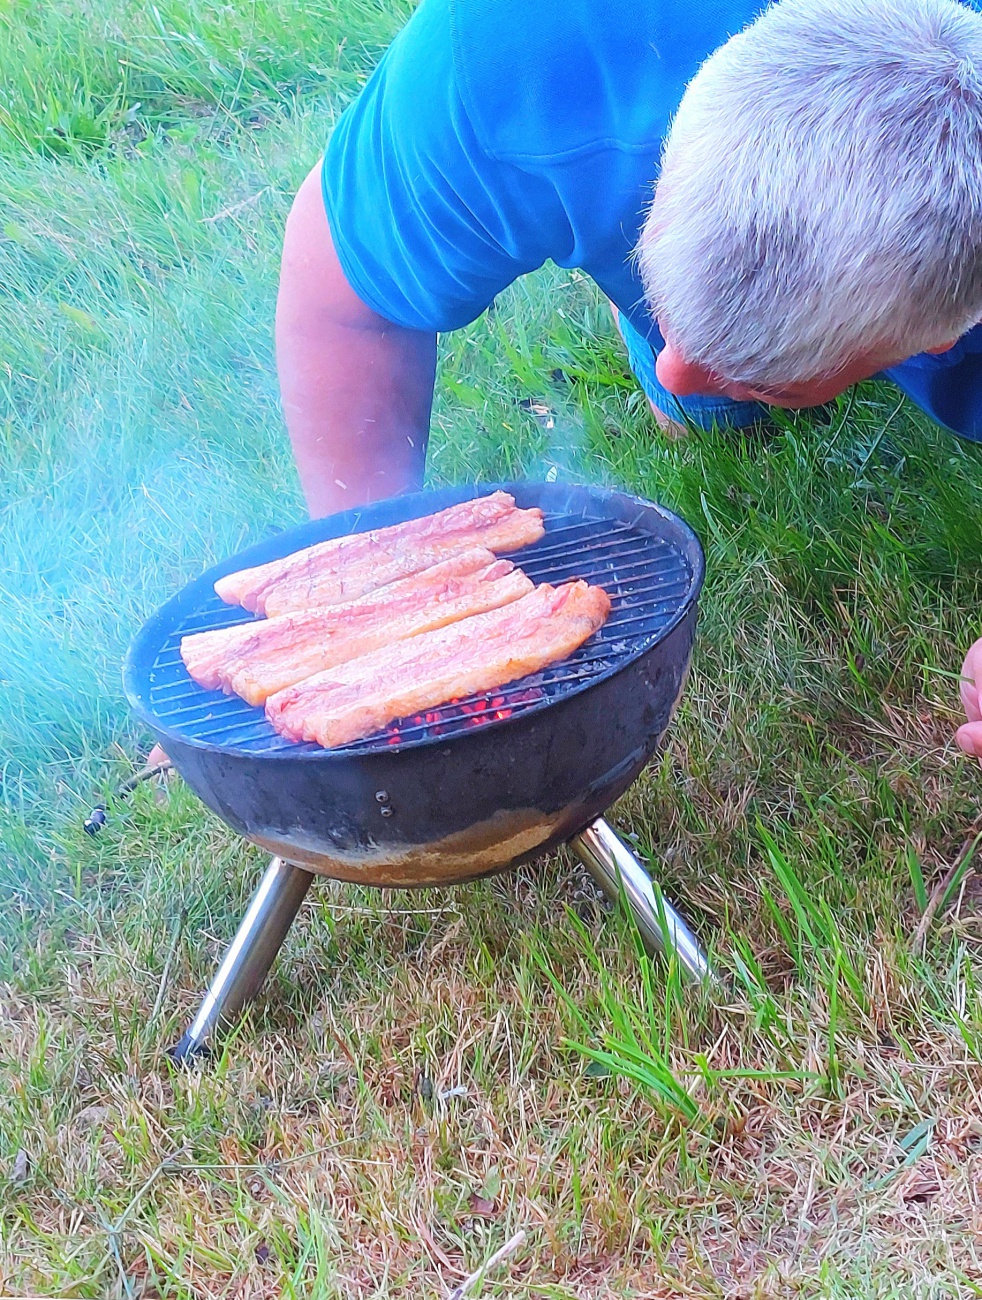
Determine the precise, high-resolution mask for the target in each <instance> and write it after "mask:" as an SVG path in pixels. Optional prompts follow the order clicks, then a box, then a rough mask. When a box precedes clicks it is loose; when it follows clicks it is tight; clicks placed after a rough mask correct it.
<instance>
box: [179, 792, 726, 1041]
mask: <svg viewBox="0 0 982 1300" xmlns="http://www.w3.org/2000/svg"><path fill="white" fill-rule="evenodd" d="M380 793H382V792H381V791H380ZM569 847H570V848H571V849H572V851H573V852H574V853H575V854H576V856H577V857H578V858H579V859H580V861H581V862H582V863H583V864H584V866H585V867H586V868H587V870H588V871H589V872H590V874H591V875H592V876H593V878H594V880H595V881H596V882H597V884H598V885H599V886H600V888H601V889H602V890H603V891H604V893H605V894H606V895H607V896H608V897H609V898H611V899H613V900H614V901H615V902H616V901H618V900H620V899H621V898H622V897H624V898H626V900H627V902H628V904H629V906H630V908H631V911H632V913H633V915H634V918H635V921H636V922H637V926H638V930H639V931H640V933H641V937H642V939H643V941H644V944H645V947H646V948H647V949H648V951H649V952H652V953H661V954H663V955H664V956H666V957H668V958H669V959H671V958H673V957H674V958H675V959H676V960H677V961H678V964H679V967H680V969H681V970H682V971H683V972H684V974H685V975H686V976H687V977H688V978H689V979H690V980H692V981H693V982H699V981H701V980H707V979H708V980H713V981H715V978H716V977H715V976H714V974H713V972H712V969H711V967H710V965H709V960H708V958H707V957H706V955H705V953H704V952H703V951H702V949H701V948H700V946H699V942H698V940H697V939H696V937H695V935H694V934H693V933H692V931H691V930H690V929H689V927H688V926H687V925H686V923H685V921H683V919H682V917H681V916H680V915H679V914H678V912H676V910H675V908H674V907H673V906H672V905H671V903H669V901H668V900H667V899H666V898H665V896H664V895H663V894H661V892H660V891H659V890H657V889H656V887H655V886H654V885H653V884H652V882H651V878H650V877H649V876H648V873H647V872H646V871H645V870H644V868H643V867H642V866H641V864H640V863H639V862H638V860H637V858H636V857H635V856H634V854H633V853H632V852H631V850H630V849H629V848H628V847H627V845H626V844H625V843H624V841H623V840H622V839H621V838H620V837H619V836H618V835H617V833H616V832H615V831H614V829H613V828H612V827H611V826H610V825H609V824H608V823H607V822H606V821H605V820H604V819H603V818H602V817H599V818H598V819H597V820H596V821H595V822H593V823H592V825H590V826H588V827H587V828H586V830H585V831H582V832H581V833H580V834H579V835H575V836H574V837H573V838H572V839H571V840H570V841H569ZM314 875H315V873H314V872H311V871H305V870H304V869H303V867H297V866H294V865H293V864H292V863H289V862H284V861H283V859H282V858H273V860H272V861H271V862H270V864H269V866H268V867H267V868H266V872H265V874H264V876H263V878H262V880H261V881H260V883H259V888H258V889H257V890H256V892H255V894H254V895H253V898H252V902H251V903H250V904H249V910H248V911H247V912H246V914H245V916H244V917H243V919H242V923H241V925H240V926H239V929H238V933H237V934H236V936H235V938H234V939H233V940H232V942H231V944H230V945H229V947H228V951H227V952H226V953H225V957H224V958H223V960H222V964H221V965H220V966H219V968H218V971H217V972H216V974H215V978H214V979H213V980H212V983H211V987H210V988H209V990H208V992H207V993H206V994H205V996H204V999H203V1001H202V1003H201V1007H200V1008H199V1010H198V1014H197V1015H196V1016H195V1018H194V1020H193V1021H192V1023H191V1025H190V1027H189V1029H188V1030H187V1032H186V1033H185V1034H184V1036H183V1038H182V1039H181V1041H180V1042H179V1043H178V1044H177V1045H176V1046H175V1047H173V1048H172V1049H171V1053H170V1055H171V1056H172V1058H173V1059H174V1060H175V1061H177V1062H178V1063H179V1064H183V1065H192V1064H194V1063H195V1062H198V1061H201V1060H203V1059H205V1058H207V1056H208V1055H209V1048H210V1043H211V1040H212V1038H213V1037H214V1035H215V1032H216V1031H217V1030H218V1029H219V1028H220V1027H221V1026H222V1025H227V1024H228V1023H229V1022H230V1021H232V1020H234V1019H235V1017H236V1016H237V1015H238V1014H239V1012H240V1011H241V1010H242V1009H243V1007H244V1006H245V1005H246V1003H248V1002H249V1001H251V1000H252V998H254V997H255V996H256V994H257V993H258V992H259V990H260V988H261V987H262V984H263V981H264V980H265V978H266V976H267V974H268V973H269V969H270V967H271V966H272V964H273V962H274V960H275V959H276V954H277V953H278V952H279V950H280V947H281V945H282V943H283V940H284V939H285V938H286V936H287V932H288V931H289V929H290V926H291V924H292V923H293V919H294V917H295V916H296V914H297V912H298V911H299V910H300V905H301V903H302V902H303V900H304V898H305V897H306V894H307V890H308V889H309V888H310V886H311V884H312V883H313V880H314Z"/></svg>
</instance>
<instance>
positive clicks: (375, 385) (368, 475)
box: [276, 164, 436, 518]
mask: <svg viewBox="0 0 982 1300" xmlns="http://www.w3.org/2000/svg"><path fill="white" fill-rule="evenodd" d="M320 172H321V169H320V165H319V164H318V166H317V167H315V168H314V170H313V171H312V172H311V173H310V175H309V176H308V177H307V179H306V180H305V181H304V183H303V185H301V187H300V190H299V192H298V193H297V197H296V199H295V200H294V204H293V209H292V211H291V212H290V216H289V218H288V220H287V225H286V236H285V238H284V241H283V264H282V268H281V272H280V292H279V298H278V300H277V304H276V363H277V369H278V371H279V377H280V393H281V396H282V400H283V414H284V417H285V419H286V424H287V428H288V429H289V431H290V441H291V442H292V443H293V454H294V456H295V457H296V461H297V469H298V471H299V473H300V481H301V483H302V484H303V490H304V493H305V494H306V497H307V505H308V507H309V509H310V513H311V515H312V516H313V517H314V518H318V517H319V516H321V515H325V514H330V513H332V512H333V511H336V510H345V509H347V508H349V507H351V506H359V505H364V503H365V502H367V501H377V500H379V499H380V498H382V497H390V496H394V495H395V494H396V493H398V492H405V491H408V490H411V489H413V488H417V487H419V486H421V483H422V478H423V464H424V461H425V457H426V439H427V434H428V431H429V420H430V403H431V401H432V399H433V377H434V372H435V369H436V335H435V334H426V333H423V332H421V331H419V330H408V329H403V328H402V327H400V326H398V325H393V324H392V322H391V321H387V320H385V319H384V318H383V317H381V316H379V315H378V314H377V313H376V312H374V311H372V309H371V308H370V307H368V306H366V305H365V303H363V302H362V301H361V299H360V298H359V297H358V295H357V294H356V293H355V292H354V290H353V289H352V288H351V286H350V285H349V284H348V282H347V280H346V279H345V276H344V272H343V271H342V269H341V264H340V262H339V261H338V257H337V254H336V252H335V251H334V242H333V240H332V239H331V232H330V229H329V227H328V222H327V215H326V213H325V211H324V200H323V197H322V195H321V184H320Z"/></svg>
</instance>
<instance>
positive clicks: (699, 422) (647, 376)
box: [618, 312, 768, 429]
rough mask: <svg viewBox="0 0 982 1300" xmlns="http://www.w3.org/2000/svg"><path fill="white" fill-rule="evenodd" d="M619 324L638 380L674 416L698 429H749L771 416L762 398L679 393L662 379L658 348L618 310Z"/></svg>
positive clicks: (670, 415)
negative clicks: (742, 399) (733, 398)
mask: <svg viewBox="0 0 982 1300" xmlns="http://www.w3.org/2000/svg"><path fill="white" fill-rule="evenodd" d="M618 324H619V326H620V331H621V335H622V336H623V339H624V342H625V344H626V345H627V356H628V360H629V361H630V363H631V369H632V370H633V371H634V374H635V376H636V377H637V380H638V383H639V384H640V385H641V387H642V388H643V389H644V392H645V395H646V397H647V398H648V400H649V401H650V402H651V403H652V405H654V406H657V407H658V409H659V411H661V412H662V414H663V415H667V416H668V418H669V419H670V420H676V421H678V423H679V424H694V425H695V426H696V428H698V429H712V428H713V426H714V425H715V426H716V427H717V428H720V429H745V428H746V427H747V426H748V425H751V424H757V423H759V422H760V421H761V420H766V419H767V416H768V408H767V407H766V406H763V405H761V403H760V402H731V401H730V399H729V398H728V397H675V396H674V394H672V393H670V392H669V391H668V389H667V388H663V387H662V386H661V384H660V383H659V382H658V376H657V375H656V374H655V358H656V356H657V355H658V354H657V353H656V352H655V349H654V348H653V347H652V346H651V344H650V343H649V342H648V341H647V339H644V338H642V337H641V335H640V334H639V333H638V331H637V330H636V329H635V328H634V326H633V325H632V324H631V322H630V321H629V320H628V319H627V317H626V316H625V315H624V313H623V312H618Z"/></svg>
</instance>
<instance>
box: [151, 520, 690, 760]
mask: <svg viewBox="0 0 982 1300" xmlns="http://www.w3.org/2000/svg"><path fill="white" fill-rule="evenodd" d="M513 558H514V559H515V562H516V563H517V564H519V565H520V566H521V568H522V569H523V570H524V571H525V573H527V574H528V576H529V577H530V578H531V579H532V581H533V582H535V583H540V582H551V583H554V584H557V585H558V584H559V583H562V582H569V581H571V580H572V579H574V578H585V579H586V580H587V581H588V582H592V583H597V584H599V585H600V586H602V587H603V588H604V589H605V590H606V592H607V594H608V595H609V596H610V598H611V602H612V610H611V614H610V617H609V618H608V620H607V622H606V623H605V624H604V626H603V627H602V628H601V630H600V631H599V632H598V633H597V634H596V635H595V636H593V637H591V638H590V640H589V641H587V642H586V644H585V645H583V646H581V647H580V649H579V650H577V651H576V652H575V654H573V655H571V656H570V657H569V658H568V659H565V660H563V662H562V663H559V664H556V665H555V667H553V668H547V669H546V670H545V671H543V672H540V673H535V674H534V675H532V676H529V677H523V678H521V679H519V680H518V681H515V682H512V683H511V684H510V685H508V686H504V687H501V688H500V689H499V690H496V691H494V692H492V693H491V694H490V695H487V696H473V697H471V698H470V699H467V700H458V701H455V702H454V703H453V704H446V705H444V706H443V707H442V708H440V709H434V710H432V711H430V712H428V713H426V714H425V715H424V716H417V717H416V718H410V719H405V720H403V721H402V722H400V723H397V724H395V725H394V726H393V727H390V728H388V729H387V730H386V731H384V732H379V733H377V734H376V735H374V736H370V737H368V738H366V739H365V740H358V741H355V742H353V743H352V744H350V745H345V746H343V747H341V748H338V749H336V750H332V751H331V752H332V753H344V754H361V753H370V752H377V751H379V750H385V749H390V748H401V747H403V746H405V745H409V744H413V743H418V742H419V741H421V740H426V739H429V738H431V737H433V736H440V737H444V736H452V735H456V734H459V733H461V732H463V731H466V730H468V729H470V728H472V727H474V726H475V724H477V723H484V724H486V725H487V724H488V723H491V724H493V723H494V722H495V721H498V720H501V719H503V718H506V717H514V716H516V715H517V714H520V713H524V712H527V711H528V710H529V709H533V708H536V707H542V705H543V703H544V702H550V701H554V700H556V699H557V698H559V697H561V696H563V695H566V694H569V693H571V692H573V691H576V690H578V689H581V688H582V687H583V686H585V685H588V684H589V683H590V682H591V681H593V680H595V679H597V678H599V677H601V676H603V675H605V674H606V673H608V672H609V671H614V670H616V669H617V668H618V667H620V666H622V665H623V664H624V663H626V661H627V660H628V659H630V658H633V657H634V655H635V654H637V653H639V652H640V651H642V650H643V649H644V648H646V647H647V646H648V645H650V644H651V643H652V642H654V641H655V640H657V638H658V637H659V636H660V635H661V634H662V633H663V632H664V630H665V628H666V627H667V626H668V625H669V624H670V623H671V622H672V621H673V619H674V618H675V616H676V614H677V613H678V611H679V608H680V606H681V605H683V604H684V603H685V601H686V598H687V597H688V595H689V593H690V591H691V589H692V583H693V573H692V570H691V568H690V566H689V563H688V561H687V560H686V558H685V557H684V556H683V555H682V553H681V552H680V551H679V550H678V549H677V548H676V547H674V546H672V545H670V544H669V543H668V542H666V541H665V540H663V539H662V538H659V537H657V536H655V535H653V534H651V533H649V532H645V531H643V530H642V529H641V528H633V527H631V526H630V525H628V524H624V523H620V522H617V521H615V520H609V519H605V520H597V519H589V518H586V517H584V516H581V515H569V514H556V513H550V512H548V511H547V512H546V534H545V536H544V537H543V538H542V539H541V541H539V542H537V543H536V544H535V545H534V546H529V547H526V548H525V549H524V550H522V551H519V552H517V553H515V555H514V557H513ZM252 621H254V620H253V616H252V615H250V614H247V613H246V612H245V611H244V610H242V609H239V608H237V607H235V606H230V605H226V604H224V603H223V602H222V601H221V600H219V598H218V597H217V596H216V595H214V594H211V595H210V596H209V597H208V598H206V599H205V600H204V601H202V603H201V604H200V605H199V606H198V608H197V609H196V610H195V611H194V613H193V614H191V615H189V616H188V617H187V618H186V619H185V620H184V622H183V623H182V624H181V625H180V626H179V627H178V628H176V629H175V631H174V632H172V633H171V635H170V636H169V637H168V638H167V640H166V641H165V642H164V643H163V645H162V646H161V649H160V651H159V653H158V654H157V657H156V659H155V661H154V664H153V666H152V668H151V670H150V704H151V708H152V710H153V713H154V715H155V716H156V718H157V719H158V720H159V721H160V722H161V723H162V724H163V725H164V726H165V727H167V728H169V729H170V730H171V731H173V732H175V733H176V734H177V735H179V736H181V737H183V738H186V739H188V740H197V741H205V742H207V743H208V744H212V745H220V746H222V747H223V748H233V749H235V750H236V751H238V752H240V753H243V754H255V755H272V754H275V753H277V752H281V751H289V752H290V753H291V754H298V753H303V752H314V753H316V752H323V751H321V750H320V747H319V746H317V745H309V744H303V745H297V744H294V743H293V742H291V741H288V740H285V739H284V738H283V737H282V736H280V735H278V734H277V733H276V732H275V731H274V730H273V728H272V727H271V726H270V724H269V723H268V722H267V721H266V717H265V715H264V713H263V710H262V709H261V708H255V707H253V706H252V705H249V704H246V702H245V701H244V700H240V699H239V698H238V697H237V696H229V695H223V694H222V692H221V691H206V690H204V689H203V688H202V687H200V686H198V685H197V683H196V682H194V681H193V680H192V679H191V678H190V677H189V676H188V673H187V670H186V669H185V667H184V663H183V661H182V660H181V656H180V649H179V647H180V642H181V637H182V636H185V635H187V634H189V633H191V632H204V631H207V630H209V629H211V628H218V627H231V626H232V625H233V624H237V623H247V622H252Z"/></svg>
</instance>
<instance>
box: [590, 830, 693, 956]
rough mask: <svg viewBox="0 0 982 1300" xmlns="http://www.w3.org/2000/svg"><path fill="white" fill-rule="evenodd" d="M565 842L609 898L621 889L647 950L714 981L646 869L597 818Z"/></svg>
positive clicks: (686, 930)
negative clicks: (670, 957) (676, 960)
mask: <svg viewBox="0 0 982 1300" xmlns="http://www.w3.org/2000/svg"><path fill="white" fill-rule="evenodd" d="M569 847H570V848H571V849H572V850H573V852H574V853H575V854H576V856H577V857H578V858H579V859H580V861H581V862H582V863H583V865H584V866H585V867H586V869H587V870H588V871H589V872H590V875H591V876H593V878H594V880H595V881H596V882H597V884H598V885H599V886H600V888H601V889H602V890H603V891H604V893H605V894H606V895H607V897H608V898H611V899H613V900H614V901H615V902H616V901H617V900H618V899H619V898H620V897H621V891H622V890H623V893H624V896H625V897H626V898H627V901H628V903H629V904H630V907H631V911H632V912H633V913H634V917H635V920H636V921H637V924H638V930H639V931H640V933H641V938H642V939H643V941H644V945H645V947H646V948H647V949H648V951H649V952H659V953H665V954H666V955H667V956H674V957H676V958H677V959H678V963H679V966H680V968H681V969H682V970H683V971H684V972H685V974H686V975H687V976H688V977H689V978H690V979H691V980H692V981H693V982H698V981H700V980H706V979H710V980H715V978H716V976H715V975H714V974H713V971H712V968H711V967H710V965H709V959H708V958H707V957H706V954H705V953H704V952H703V951H702V949H701V948H700V947H699V941H698V940H697V939H696V937H695V935H694V934H693V933H692V931H691V930H690V929H689V927H688V926H687V925H686V923H685V922H684V921H683V920H682V918H681V916H679V914H678V912H676V910H675V908H674V907H672V905H671V903H670V902H669V901H668V899H667V898H665V896H664V895H662V897H661V898H660V899H659V897H658V895H657V894H656V893H655V889H654V886H653V885H652V883H651V878H650V877H649V875H648V873H647V872H646V871H645V869H644V868H643V867H642V866H641V863H640V862H639V861H638V860H637V858H636V857H635V856H634V854H633V853H632V852H631V850H630V849H629V848H628V847H627V845H626V844H625V843H624V841H623V840H622V839H621V838H620V836H619V835H618V834H617V833H616V831H615V830H614V829H613V828H612V827H611V826H609V825H608V823H607V822H606V821H604V819H603V818H602V817H599V818H598V819H597V820H596V821H595V822H594V823H593V824H592V825H591V826H588V827H587V828H586V830H585V831H582V832H581V833H580V834H579V835H576V836H574V837H573V839H571V840H570V842H569Z"/></svg>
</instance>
